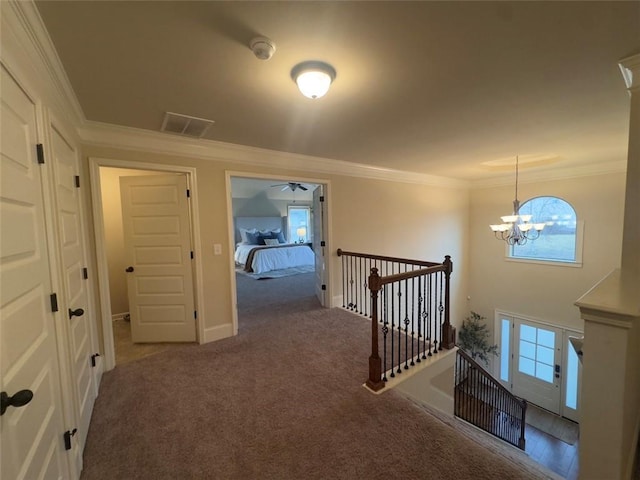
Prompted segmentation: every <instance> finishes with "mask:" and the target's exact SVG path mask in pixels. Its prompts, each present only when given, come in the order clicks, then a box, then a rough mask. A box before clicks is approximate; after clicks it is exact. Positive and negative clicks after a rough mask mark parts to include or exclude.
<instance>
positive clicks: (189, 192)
mask: <svg viewBox="0 0 640 480" xmlns="http://www.w3.org/2000/svg"><path fill="white" fill-rule="evenodd" d="M189 197H191V190H189V189H188V188H187V198H189Z"/></svg>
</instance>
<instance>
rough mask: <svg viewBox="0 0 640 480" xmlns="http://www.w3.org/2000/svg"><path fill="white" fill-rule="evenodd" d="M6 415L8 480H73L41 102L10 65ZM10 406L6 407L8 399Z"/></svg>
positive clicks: (4, 190) (3, 211)
mask: <svg viewBox="0 0 640 480" xmlns="http://www.w3.org/2000/svg"><path fill="white" fill-rule="evenodd" d="M1 83H2V93H1V97H2V107H1V108H2V111H1V119H0V121H1V123H2V128H1V129H0V131H1V132H2V133H1V141H0V154H1V163H0V173H1V183H0V188H1V190H0V240H1V243H0V257H1V259H2V260H1V261H0V388H1V390H2V395H3V400H8V399H9V398H12V399H13V401H14V402H15V403H24V401H26V400H27V398H28V394H26V396H25V394H19V393H18V392H21V391H23V390H29V391H30V392H32V393H33V398H32V399H31V401H30V402H29V403H27V404H26V405H24V406H21V407H18V406H9V407H7V409H6V411H5V412H4V414H3V415H2V416H1V417H0V443H1V445H2V454H1V455H2V462H1V463H2V466H1V472H0V476H1V477H2V478H3V479H7V480H8V479H12V480H13V479H27V480H31V479H40V478H47V479H68V478H70V477H71V475H70V469H69V465H68V463H67V457H66V454H65V453H66V452H65V449H64V442H63V434H64V431H65V430H66V429H65V425H64V414H63V411H62V405H63V403H62V402H63V400H62V389H61V385H60V368H59V364H58V344H57V341H56V331H55V322H56V321H59V320H60V318H61V316H56V315H54V314H53V313H52V310H53V308H52V301H51V294H52V293H53V292H52V287H51V276H50V273H51V272H50V265H49V254H48V251H47V241H46V233H45V219H44V211H43V205H44V202H43V194H42V183H41V172H40V169H41V168H42V166H41V165H38V162H37V159H36V121H35V105H34V104H33V103H32V102H31V100H30V99H29V97H28V96H27V95H26V94H25V93H24V92H23V91H22V90H21V89H20V87H19V86H18V84H17V83H16V82H15V81H14V80H13V78H12V77H11V76H10V75H9V74H8V72H7V71H6V70H5V69H4V67H3V68H2V78H1ZM3 403H5V402H4V401H3Z"/></svg>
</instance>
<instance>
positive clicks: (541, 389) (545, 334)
mask: <svg viewBox="0 0 640 480" xmlns="http://www.w3.org/2000/svg"><path fill="white" fill-rule="evenodd" d="M514 328H515V330H516V337H515V344H514V352H513V354H514V359H515V362H514V369H513V394H514V395H517V396H519V397H522V398H526V399H527V400H528V401H530V402H532V403H535V404H536V405H538V406H540V407H542V408H546V409H547V410H549V411H551V412H554V413H557V414H560V395H561V380H560V374H561V370H560V365H561V362H562V361H561V358H562V357H561V353H562V331H561V330H559V329H557V328H554V327H550V326H548V325H541V324H537V323H533V322H527V321H525V320H521V319H516V321H515V322H514Z"/></svg>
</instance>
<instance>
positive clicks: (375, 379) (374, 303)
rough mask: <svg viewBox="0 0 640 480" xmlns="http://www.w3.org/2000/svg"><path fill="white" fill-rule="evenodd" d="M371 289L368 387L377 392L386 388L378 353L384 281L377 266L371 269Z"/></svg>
mask: <svg viewBox="0 0 640 480" xmlns="http://www.w3.org/2000/svg"><path fill="white" fill-rule="evenodd" d="M369 289H370V290H371V356H370V357H369V378H368V379H367V387H369V388H370V389H371V390H373V391H374V392H377V391H378V390H382V389H383V388H384V381H383V380H382V359H381V358H380V355H379V354H378V292H379V291H380V290H381V289H382V282H381V281H380V276H379V275H378V269H377V268H372V269H371V275H369Z"/></svg>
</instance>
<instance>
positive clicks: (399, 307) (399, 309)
mask: <svg viewBox="0 0 640 480" xmlns="http://www.w3.org/2000/svg"><path fill="white" fill-rule="evenodd" d="M398 273H400V264H398ZM397 312H398V324H397V325H396V327H397V330H398V331H397V335H398V348H397V351H398V363H397V364H396V365H397V367H398V368H397V369H396V373H402V337H401V335H402V282H398V310H397Z"/></svg>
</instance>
